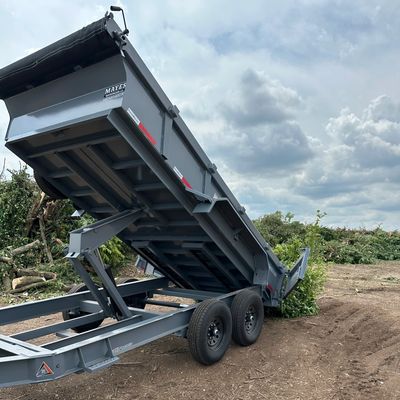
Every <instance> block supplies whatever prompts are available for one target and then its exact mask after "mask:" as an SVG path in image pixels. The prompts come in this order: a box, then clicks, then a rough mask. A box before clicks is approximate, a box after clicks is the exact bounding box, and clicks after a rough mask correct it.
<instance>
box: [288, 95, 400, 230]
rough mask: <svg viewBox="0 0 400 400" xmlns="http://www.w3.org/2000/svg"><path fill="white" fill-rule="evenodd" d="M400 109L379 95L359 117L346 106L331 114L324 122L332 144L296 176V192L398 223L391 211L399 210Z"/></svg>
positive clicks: (337, 210)
mask: <svg viewBox="0 0 400 400" xmlns="http://www.w3.org/2000/svg"><path fill="white" fill-rule="evenodd" d="M399 107H400V104H399V103H397V102H395V101H394V100H393V99H391V98H390V97H388V96H379V97H377V98H375V99H374V100H372V101H371V102H370V104H369V105H368V106H367V107H366V108H365V109H364V110H363V111H362V112H361V113H360V114H359V115H357V114H356V113H354V112H351V111H350V110H349V109H344V110H342V111H341V113H340V115H338V116H337V117H334V118H331V119H330V120H329V122H328V124H327V126H326V133H327V136H328V137H329V139H330V143H329V145H328V146H327V148H326V150H325V151H323V152H320V153H319V155H318V157H316V159H315V160H314V161H313V162H311V163H310V164H309V165H308V166H307V168H306V169H305V170H304V171H303V172H302V174H298V175H297V176H295V177H294V178H293V180H292V181H293V183H294V186H295V187H296V192H297V193H299V194H301V195H303V196H305V197H307V198H309V199H313V200H318V201H319V202H320V204H321V203H322V204H324V205H325V207H326V208H327V209H333V210H335V211H334V213H335V214H338V213H339V214H342V213H343V211H340V210H343V209H344V210H346V211H347V213H349V214H350V210H352V212H353V213H355V214H354V215H357V217H358V218H361V217H360V215H359V214H362V212H364V214H368V215H369V217H370V218H371V219H375V220H376V219H377V218H382V222H383V220H386V221H387V220H390V222H389V224H390V225H391V226H392V227H393V226H395V225H393V222H394V220H393V213H397V214H395V215H398V213H399V212H400V202H399V201H398V193H399V175H400V113H399V109H400V108H399ZM361 210H363V211H361ZM384 213H387V214H386V215H385V214H384ZM354 215H352V216H351V217H350V219H351V220H352V219H354ZM363 218H364V220H365V215H364V217H363ZM376 223H378V222H377V220H376Z"/></svg>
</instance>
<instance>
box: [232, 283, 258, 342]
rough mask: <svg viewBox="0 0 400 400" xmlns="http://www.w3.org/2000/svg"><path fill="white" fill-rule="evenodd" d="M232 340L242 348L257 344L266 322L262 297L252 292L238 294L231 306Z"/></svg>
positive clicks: (246, 291)
mask: <svg viewBox="0 0 400 400" xmlns="http://www.w3.org/2000/svg"><path fill="white" fill-rule="evenodd" d="M231 313H232V326H233V327H232V338H233V340H234V341H235V342H236V343H237V344H239V345H240V346H249V345H251V344H253V343H255V342H256V341H257V339H258V337H259V336H260V333H261V330H262V327H263V322H264V306H263V302H262V299H261V297H260V296H259V295H258V294H257V293H255V292H253V291H252V290H243V291H241V292H240V293H238V294H237V295H236V296H235V297H234V299H233V301H232V306H231Z"/></svg>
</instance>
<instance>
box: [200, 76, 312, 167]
mask: <svg viewBox="0 0 400 400" xmlns="http://www.w3.org/2000/svg"><path fill="white" fill-rule="evenodd" d="M233 85H235V82H233ZM301 104H302V99H301V97H300V96H299V95H298V94H297V92H296V91H295V90H293V89H291V88H288V87H285V86H284V85H282V84H281V83H280V82H279V81H277V80H271V79H269V78H268V77H266V76H265V75H264V74H263V73H261V72H256V71H254V70H252V69H247V70H246V71H244V72H243V74H242V75H241V77H240V79H239V82H238V84H237V87H234V88H233V89H231V90H230V91H229V93H227V96H226V98H224V100H223V101H221V103H220V104H219V107H218V109H219V111H220V115H219V116H220V118H221V119H222V126H221V127H220V128H219V129H218V130H217V131H216V132H212V134H210V135H209V138H208V142H207V147H208V148H209V149H210V154H211V155H213V156H214V157H215V158H216V159H219V160H222V161H224V162H225V163H226V164H227V165H228V166H229V167H230V168H232V169H234V170H236V171H241V172H242V173H251V174H253V175H257V174H265V173H266V172H267V171H268V170H270V169H274V171H275V172H274V173H276V170H277V169H283V168H290V167H293V166H296V165H299V164H301V163H303V162H304V161H305V160H307V159H308V158H310V157H311V156H312V151H311V148H310V145H309V141H308V138H307V136H306V135H305V134H304V132H303V131H302V129H301V128H300V126H299V124H298V123H297V122H296V120H295V117H294V113H295V111H296V110H297V109H298V108H299V107H301Z"/></svg>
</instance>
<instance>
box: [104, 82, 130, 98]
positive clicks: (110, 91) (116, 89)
mask: <svg viewBox="0 0 400 400" xmlns="http://www.w3.org/2000/svg"><path fill="white" fill-rule="evenodd" d="M125 88H126V83H119V84H118V85H113V86H109V87H108V88H106V90H105V91H104V97H111V96H112V97H114V96H117V95H118V94H120V93H123V92H124V91H125Z"/></svg>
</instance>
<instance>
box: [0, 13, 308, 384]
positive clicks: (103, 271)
mask: <svg viewBox="0 0 400 400" xmlns="http://www.w3.org/2000/svg"><path fill="white" fill-rule="evenodd" d="M111 11H114V12H117V11H122V10H121V9H120V8H119V7H112V8H111ZM127 34H128V29H127V28H126V26H125V27H124V29H121V28H120V27H119V26H118V25H117V23H116V22H115V20H114V17H113V14H112V13H111V12H108V13H107V14H106V15H105V17H103V18H101V19H100V20H98V21H96V22H94V23H92V24H91V25H88V26H87V27H85V28H83V29H81V30H79V31H77V32H75V33H73V34H71V35H69V36H67V37H65V38H64V39H61V40H59V41H57V42H55V43H53V44H51V45H49V46H47V47H45V48H43V49H42V50H39V51H37V52H36V53H33V54H30V55H29V56H27V57H25V58H23V59H21V60H19V61H17V62H15V63H13V64H11V65H9V66H7V67H4V68H3V69H1V70H0V98H1V99H3V100H4V101H5V104H6V106H7V109H8V112H9V114H10V122H9V125H8V129H7V133H6V138H5V140H6V146H7V148H8V149H10V150H11V151H12V152H13V153H14V154H16V155H17V156H18V157H19V158H20V159H21V160H23V161H24V162H25V163H26V164H28V165H29V166H30V167H31V168H32V169H33V171H34V175H35V178H36V180H37V183H38V185H39V186H40V187H41V189H42V190H43V191H44V192H45V193H46V194H48V195H49V196H51V197H53V198H68V199H70V200H71V202H72V203H73V204H74V206H75V207H76V210H77V211H76V213H75V215H76V216H82V215H83V214H84V213H87V214H89V215H91V216H92V217H93V218H94V219H95V221H96V222H94V223H92V224H90V225H88V226H86V227H84V228H81V229H77V230H75V231H72V232H71V233H70V242H69V245H68V249H67V250H66V257H67V259H68V260H69V261H70V264H71V268H74V269H75V271H76V273H77V274H79V275H80V277H81V279H82V284H80V285H77V286H75V287H74V288H73V289H72V291H71V293H69V294H67V295H65V296H61V297H56V298H50V299H47V300H40V301H33V302H28V303H24V304H20V305H13V306H10V307H4V308H1V309H0V325H9V324H13V323H17V322H20V321H25V320H30V319H36V318H38V317H42V316H45V315H50V314H54V313H61V315H62V319H61V318H60V320H59V322H57V323H53V324H50V325H49V324H46V319H45V318H42V319H41V320H39V321H43V322H44V324H43V325H41V326H40V327H36V328H34V329H30V330H25V331H20V332H15V333H14V334H12V335H0V387H5V386H13V385H20V384H28V383H37V382H45V381H51V380H55V379H58V378H61V377H63V376H66V375H68V374H71V373H80V372H84V371H87V372H95V371H98V370H101V369H103V368H105V367H108V366H110V365H112V364H113V363H116V362H118V359H119V355H120V354H122V353H124V352H126V351H128V350H131V349H134V348H137V347H139V346H142V345H144V344H146V343H149V342H151V341H154V340H156V339H159V338H161V337H164V336H167V335H171V334H175V335H179V336H182V337H184V338H186V339H187V340H188V344H189V346H188V347H189V351H190V353H191V354H192V355H193V357H194V358H195V359H196V360H197V361H199V362H200V363H203V364H205V365H209V364H212V363H214V362H216V361H218V360H219V359H221V357H223V355H224V353H225V351H226V350H227V348H228V346H229V344H230V342H231V339H233V340H234V341H235V342H236V343H238V344H239V345H242V346H247V345H250V344H252V343H254V342H255V341H256V340H257V338H258V336H259V335H260V332H261V329H262V325H263V321H264V308H265V307H277V306H279V305H280V303H281V301H282V300H283V299H284V298H285V297H286V296H287V295H288V294H289V293H290V292H291V291H292V290H293V289H294V288H295V286H296V285H297V283H298V282H299V281H300V280H301V279H303V278H304V274H305V271H306V268H307V259H308V255H309V249H304V251H303V252H302V254H301V255H299V259H298V261H297V262H296V263H295V265H294V266H293V267H292V268H290V269H289V268H287V267H286V266H284V265H283V264H282V263H281V262H280V261H279V260H278V258H277V257H276V256H275V255H274V253H273V252H272V250H271V247H270V246H269V244H268V243H267V242H266V241H265V240H264V239H263V237H262V236H261V235H260V233H259V232H258V231H257V229H256V228H255V226H254V225H253V223H252V222H251V220H250V219H249V217H248V216H247V214H246V212H245V209H244V208H243V207H242V206H241V205H240V204H239V202H238V201H237V199H236V198H235V196H234V195H233V194H232V192H231V191H230V190H229V188H228V186H227V185H226V183H225V182H224V180H223V179H222V178H221V176H220V175H219V173H218V171H217V167H216V165H214V164H213V163H212V162H211V161H210V159H209V158H208V157H207V155H206V154H205V152H204V151H203V150H202V148H201V147H200V145H199V144H198V142H197V141H196V139H195V138H194V136H193V134H192V133H191V132H190V130H189V128H188V127H187V126H186V125H185V122H184V121H183V119H182V118H181V116H180V114H179V109H178V108H177V107H176V106H175V105H173V104H172V103H171V101H170V100H169V99H168V97H167V96H166V95H165V93H164V92H163V90H162V89H161V87H160V85H159V84H158V83H157V81H156V80H155V78H154V77H153V75H152V74H151V73H150V71H149V69H148V68H147V67H146V65H145V64H144V62H143V61H142V59H141V58H140V57H139V55H138V53H137V52H136V51H135V49H134V48H133V46H132V45H131V43H130V42H129V41H128V39H127ZM178 45H179V44H178ZM114 236H117V237H119V238H120V239H121V240H122V241H124V242H125V243H126V244H127V245H128V246H130V247H131V248H132V250H134V251H135V252H136V253H137V254H139V255H140V256H141V257H142V258H143V259H145V260H146V261H147V262H149V263H151V265H153V266H154V268H156V270H157V271H159V272H160V273H161V274H162V276H161V277H157V278H153V279H142V280H135V279H124V280H122V281H121V280H117V279H114V277H113V275H112V273H111V271H110V269H109V268H108V267H107V266H106V265H105V264H104V263H103V261H102V259H101V256H100V253H99V250H98V249H99V246H101V245H102V244H103V243H105V242H106V241H108V240H109V239H111V238H112V237H114ZM88 265H90V267H91V268H88ZM88 270H90V271H91V273H89V272H88ZM94 277H95V278H97V279H94V280H93V278H94ZM95 282H100V283H101V284H98V283H95ZM165 296H167V298H165ZM171 296H172V297H177V298H184V299H185V298H187V299H189V300H188V301H187V303H188V304H182V303H180V302H179V301H174V300H171ZM155 305H156V306H157V307H154V306H155ZM160 310H164V311H160ZM165 310H167V311H165ZM168 310H169V311H168ZM171 310H172V311H171ZM103 321H106V322H105V323H103ZM36 325H37V324H36ZM36 325H35V326H36ZM8 331H9V330H8Z"/></svg>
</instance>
